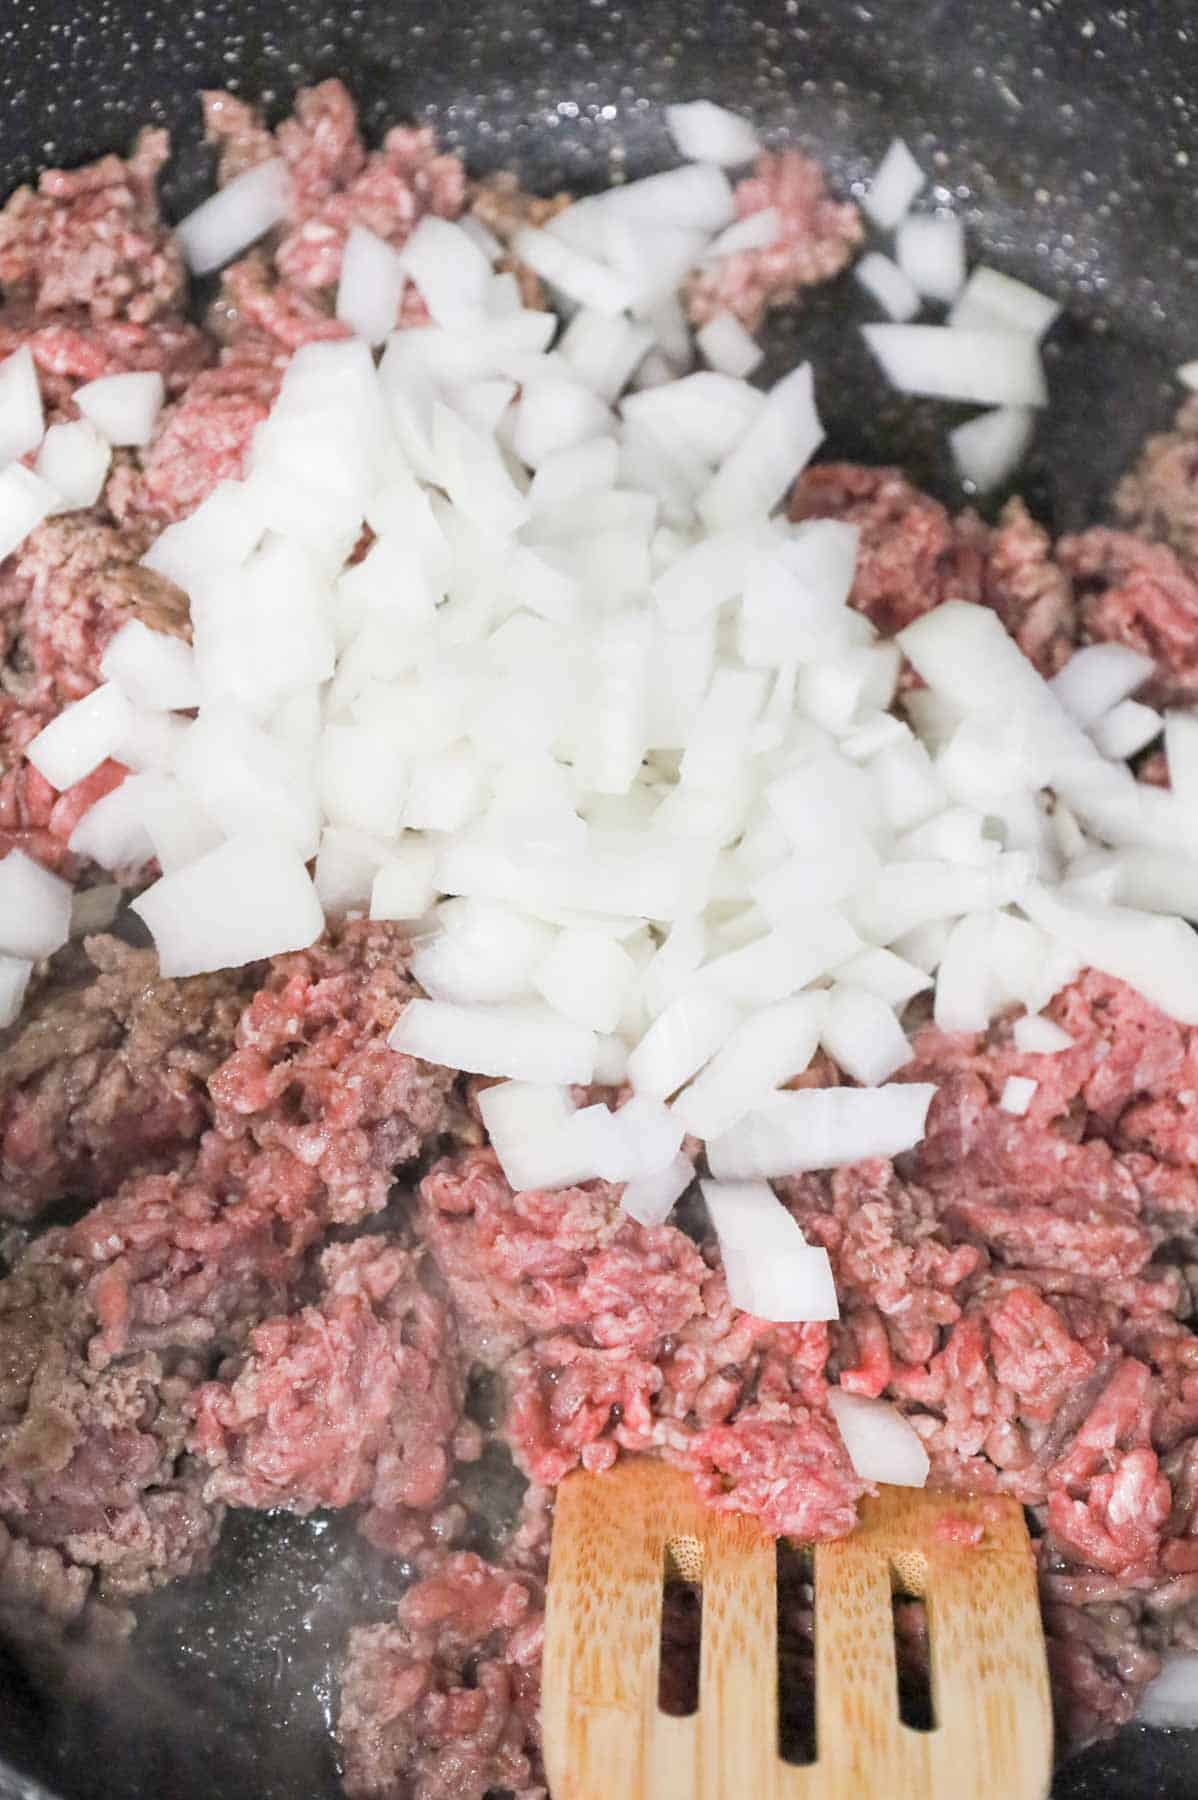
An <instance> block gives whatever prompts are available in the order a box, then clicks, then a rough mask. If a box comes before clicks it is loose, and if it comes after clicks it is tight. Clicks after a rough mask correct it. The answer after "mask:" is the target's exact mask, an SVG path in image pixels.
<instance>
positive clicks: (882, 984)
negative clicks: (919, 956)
mask: <svg viewBox="0 0 1198 1800" xmlns="http://www.w3.org/2000/svg"><path fill="white" fill-rule="evenodd" d="M834 973H835V976H836V979H837V981H843V982H851V983H852V984H853V986H854V987H858V988H864V989H866V991H867V992H868V993H871V994H876V995H877V996H878V998H879V1000H884V1001H885V1002H886V1004H887V1006H891V1007H896V1008H899V1009H901V1008H902V1007H904V1006H905V1005H906V1004H907V1002H908V1000H913V999H914V998H915V995H916V994H922V993H925V992H926V991H927V989H928V988H930V987H931V985H932V980H931V976H930V975H929V974H928V973H927V971H926V970H924V969H921V968H919V967H918V966H917V965H916V964H915V963H912V962H908V961H907V960H906V958H905V957H902V956H896V955H895V953H894V951H893V950H883V949H877V948H875V949H870V950H862V951H860V952H859V953H858V955H856V956H852V957H850V958H849V960H848V962H846V963H842V964H841V965H840V967H839V968H838V969H836V970H835V971H834Z"/></svg>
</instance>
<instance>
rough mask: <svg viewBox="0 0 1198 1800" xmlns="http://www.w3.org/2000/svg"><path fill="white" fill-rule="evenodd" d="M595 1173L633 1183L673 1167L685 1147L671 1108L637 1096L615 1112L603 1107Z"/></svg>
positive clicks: (607, 1178) (659, 1102)
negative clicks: (682, 1147)
mask: <svg viewBox="0 0 1198 1800" xmlns="http://www.w3.org/2000/svg"><path fill="white" fill-rule="evenodd" d="M601 1114H602V1118H601V1121H600V1123H601V1125H602V1130H601V1132H600V1134H599V1135H598V1138H597V1149H598V1154H597V1156H596V1165H595V1172H596V1174H598V1175H600V1176H602V1178H603V1179H604V1180H605V1181H633V1180H640V1179H641V1178H643V1177H646V1176H650V1175H660V1174H662V1173H663V1171H665V1170H667V1169H669V1168H670V1166H671V1164H672V1163H673V1162H674V1159H675V1158H676V1157H677V1156H678V1154H679V1151H680V1149H681V1145H682V1126H681V1125H680V1123H679V1122H678V1120H677V1119H676V1118H674V1116H673V1115H672V1113H671V1112H670V1110H669V1108H668V1107H666V1106H664V1105H663V1104H662V1103H661V1101H660V1100H655V1099H653V1098H651V1097H650V1096H649V1095H647V1094H634V1095H633V1096H632V1098H631V1099H630V1100H626V1101H625V1102H624V1104H623V1105H622V1106H620V1107H618V1108H617V1109H616V1110H615V1111H614V1112H610V1111H608V1109H607V1108H606V1107H603V1108H601Z"/></svg>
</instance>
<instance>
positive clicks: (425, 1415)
mask: <svg viewBox="0 0 1198 1800" xmlns="http://www.w3.org/2000/svg"><path fill="white" fill-rule="evenodd" d="M464 1391H465V1380H464V1373H463V1370H462V1367H461V1363H460V1359H459V1356H458V1348H457V1334H456V1330H455V1327H454V1321H453V1317H452V1314H451V1313H450V1312H449V1311H448V1309H447V1308H446V1306H445V1303H444V1301H443V1300H440V1299H438V1298H437V1297H436V1295H435V1294H434V1293H433V1292H431V1291H430V1289H429V1287H428V1286H427V1285H426V1282H425V1280H423V1279H422V1271H421V1259H420V1257H419V1255H418V1254H414V1253H413V1252H411V1251H409V1250H405V1249H402V1248H400V1246H399V1245H397V1244H395V1243H393V1242H390V1241H388V1240H387V1239H386V1238H381V1237H361V1238H357V1239H355V1240H354V1242H353V1243H351V1244H336V1245H333V1246H332V1247H331V1248H330V1249H328V1250H326V1251H325V1252H324V1254H323V1256H322V1257H321V1259H320V1293H319V1296H318V1298H317V1300H316V1302H315V1303H314V1304H313V1305H311V1306H308V1307H304V1308H303V1309H302V1310H301V1311H300V1312H298V1313H295V1314H292V1315H282V1316H279V1317H276V1318H270V1319H266V1320H264V1321H263V1323H262V1324H261V1325H259V1326H257V1327H255V1329H254V1330H253V1331H252V1332H251V1333H250V1339H249V1344H248V1347H247V1350H246V1353H245V1355H244V1356H243V1357H242V1358H241V1359H240V1361H239V1362H238V1364H237V1365H236V1368H235V1370H233V1371H226V1372H222V1379H221V1380H220V1381H214V1382H211V1383H209V1384H208V1386H206V1387H205V1388H203V1389H201V1391H200V1393H199V1395H198V1396H197V1400H196V1429H195V1440H194V1441H195V1447H196V1449H197V1450H198V1451H199V1453H200V1454H201V1455H202V1456H204V1458H205V1459H206V1460H207V1461H208V1463H209V1464H210V1465H211V1466H212V1470H213V1473H212V1475H211V1476H210V1477H209V1480H208V1485H207V1488H206V1490H205V1493H206V1495H207V1498H208V1499H210V1500H223V1501H227V1502H228V1503H229V1504H230V1505H234V1506H256V1507H275V1506H285V1507H288V1508H289V1509H290V1510H291V1511H293V1512H299V1513H304V1512H310V1511H311V1510H312V1508H313V1507H316V1506H349V1505H352V1504H355V1503H361V1504H364V1505H365V1506H366V1507H367V1508H368V1511H367V1513H366V1516H365V1519H364V1521H363V1527H364V1529H365V1531H366V1533H367V1535H368V1536H369V1537H371V1538H372V1539H373V1540H374V1541H375V1542H380V1543H382V1544H384V1545H386V1546H387V1547H389V1548H398V1547H399V1546H400V1545H401V1543H402V1544H403V1547H404V1548H405V1549H407V1548H408V1547H409V1546H408V1545H407V1543H406V1537H407V1535H408V1533H409V1532H410V1531H411V1529H412V1521H413V1519H414V1516H415V1515H419V1514H422V1513H425V1514H427V1513H430V1512H432V1511H433V1509H434V1508H436V1507H437V1506H438V1505H439V1504H440V1503H441V1502H442V1501H443V1500H444V1498H445V1494H446V1489H447V1487H448V1485H449V1480H450V1476H451V1473H452V1469H453V1465H454V1463H455V1462H458V1461H465V1460H471V1459H472V1458H473V1457H475V1456H477V1454H478V1449H479V1443H478V1432H477V1429H476V1428H475V1427H473V1426H471V1425H469V1424H467V1423H465V1422H464V1421H463V1419H462V1416H461V1414H462V1401H463V1398H464ZM453 1522H454V1521H446V1528H447V1529H448V1528H450V1526H451V1525H452V1523H453ZM418 1541H419V1533H418V1534H417V1537H416V1539H415V1540H414V1543H415V1542H418Z"/></svg>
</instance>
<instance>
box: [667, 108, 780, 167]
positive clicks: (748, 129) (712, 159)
mask: <svg viewBox="0 0 1198 1800" xmlns="http://www.w3.org/2000/svg"><path fill="white" fill-rule="evenodd" d="M666 125H667V127H668V129H669V133H670V136H671V137H672V138H673V140H674V144H675V146H676V148H677V151H678V154H679V156H684V157H685V158H686V159H687V161H688V162H708V163H722V164H724V165H725V166H729V167H735V166H736V165H737V164H738V163H746V162H752V160H753V158H754V157H755V156H756V155H757V153H758V151H759V150H760V149H761V139H760V138H759V137H758V135H757V133H756V131H755V130H754V129H753V127H752V125H750V124H749V121H748V120H747V119H742V118H741V117H740V116H739V115H738V114H737V113H734V112H729V111H728V109H727V107H724V106H716V105H715V104H714V102H712V101H711V100H689V101H685V102H683V103H682V104H681V105H678V106H667V107H666Z"/></svg>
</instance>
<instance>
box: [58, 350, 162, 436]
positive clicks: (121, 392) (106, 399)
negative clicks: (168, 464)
mask: <svg viewBox="0 0 1198 1800" xmlns="http://www.w3.org/2000/svg"><path fill="white" fill-rule="evenodd" d="M165 398H166V388H165V386H164V384H163V380H162V376H161V375H160V374H159V373H158V371H157V370H156V369H155V370H149V371H144V372H143V371H140V370H134V371H131V372H130V373H129V374H126V375H101V376H100V378H99V380H98V381H89V382H86V383H85V384H84V386H83V387H78V388H76V389H75V395H74V399H75V405H76V406H77V407H78V408H79V411H80V412H81V413H82V414H83V416H84V418H85V419H87V420H89V421H90V422H91V424H92V425H94V426H95V428H96V430H97V431H98V432H99V433H100V436H101V437H103V438H106V439H107V441H108V442H109V443H110V444H113V445H124V444H128V445H133V446H138V445H142V444H148V443H149V441H150V439H151V438H152V437H153V435H154V426H155V425H156V424H157V422H158V415H159V413H160V412H161V411H162V404H163V401H164V400H165Z"/></svg>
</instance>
